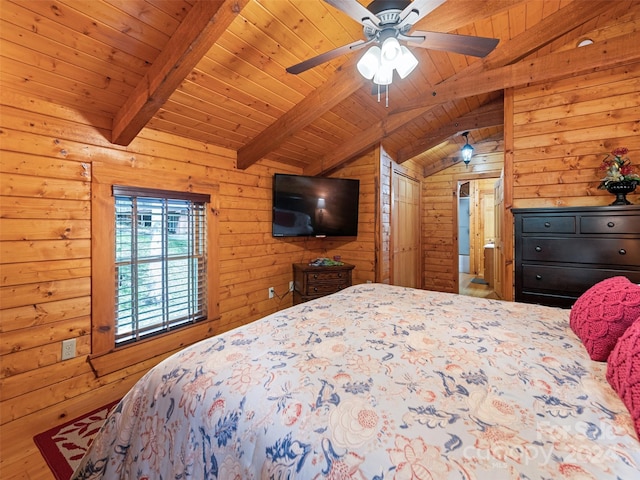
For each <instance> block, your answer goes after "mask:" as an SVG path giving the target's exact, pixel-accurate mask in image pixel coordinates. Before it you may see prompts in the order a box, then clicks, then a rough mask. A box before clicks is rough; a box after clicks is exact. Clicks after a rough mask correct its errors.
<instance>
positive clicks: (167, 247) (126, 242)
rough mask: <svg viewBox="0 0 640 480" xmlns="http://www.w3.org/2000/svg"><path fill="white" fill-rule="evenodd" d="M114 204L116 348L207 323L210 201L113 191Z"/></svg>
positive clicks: (168, 194)
mask: <svg viewBox="0 0 640 480" xmlns="http://www.w3.org/2000/svg"><path fill="white" fill-rule="evenodd" d="M113 198H114V201H115V278H114V282H115V284H116V286H115V299H114V300H115V316H116V318H115V334H114V340H115V346H121V345H127V344H130V343H132V342H137V341H139V340H141V339H145V338H148V337H150V336H153V335H157V334H160V333H166V332H168V331H170V330H173V329H176V328H180V327H183V326H187V325H190V324H193V323H196V322H198V321H200V320H204V319H206V318H207V313H208V312H207V291H208V288H207V216H206V206H207V202H209V196H208V195H202V194H191V193H183V192H171V191H163V190H147V189H140V188H130V187H122V186H114V187H113ZM132 218H136V219H137V221H136V222H132V221H131V219H132Z"/></svg>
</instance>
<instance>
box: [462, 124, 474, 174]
mask: <svg viewBox="0 0 640 480" xmlns="http://www.w3.org/2000/svg"><path fill="white" fill-rule="evenodd" d="M462 136H463V137H464V140H465V144H464V145H463V147H462V149H461V150H460V152H461V153H462V161H463V162H464V164H465V165H467V166H468V165H469V162H470V161H471V157H472V156H473V147H472V146H471V145H469V132H464V133H463V134H462Z"/></svg>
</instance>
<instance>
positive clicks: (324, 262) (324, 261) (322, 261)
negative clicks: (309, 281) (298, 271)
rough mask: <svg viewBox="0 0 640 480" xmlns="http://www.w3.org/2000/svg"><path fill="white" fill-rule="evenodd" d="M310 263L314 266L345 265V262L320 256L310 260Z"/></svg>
mask: <svg viewBox="0 0 640 480" xmlns="http://www.w3.org/2000/svg"><path fill="white" fill-rule="evenodd" d="M309 265H311V266H314V267H336V266H341V265H344V263H343V262H340V261H336V260H331V259H330V258H327V257H318V258H316V259H315V260H311V261H310V262H309Z"/></svg>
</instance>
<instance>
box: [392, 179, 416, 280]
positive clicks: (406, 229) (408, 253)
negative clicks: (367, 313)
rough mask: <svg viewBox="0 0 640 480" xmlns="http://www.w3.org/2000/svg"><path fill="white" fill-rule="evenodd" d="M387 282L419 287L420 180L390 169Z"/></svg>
mask: <svg viewBox="0 0 640 480" xmlns="http://www.w3.org/2000/svg"><path fill="white" fill-rule="evenodd" d="M391 188H392V192H391V194H392V203H391V247H392V252H393V255H392V257H391V264H392V265H391V283H392V284H393V285H401V286H404V287H414V288H421V286H422V282H421V271H422V258H421V249H420V182H418V181H417V180H415V179H413V178H409V177H407V176H405V175H402V174H401V173H398V172H396V171H393V173H392V187H391Z"/></svg>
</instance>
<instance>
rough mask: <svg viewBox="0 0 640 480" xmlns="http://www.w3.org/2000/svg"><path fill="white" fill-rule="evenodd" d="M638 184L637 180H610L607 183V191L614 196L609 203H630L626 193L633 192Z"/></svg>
mask: <svg viewBox="0 0 640 480" xmlns="http://www.w3.org/2000/svg"><path fill="white" fill-rule="evenodd" d="M636 185H638V181H637V180H624V181H622V182H610V183H609V184H608V185H607V191H608V192H609V193H612V194H613V195H615V196H616V199H615V201H614V202H613V203H610V204H609V205H631V202H630V201H629V200H627V194H628V193H631V192H633V191H634V190H635V189H636Z"/></svg>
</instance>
